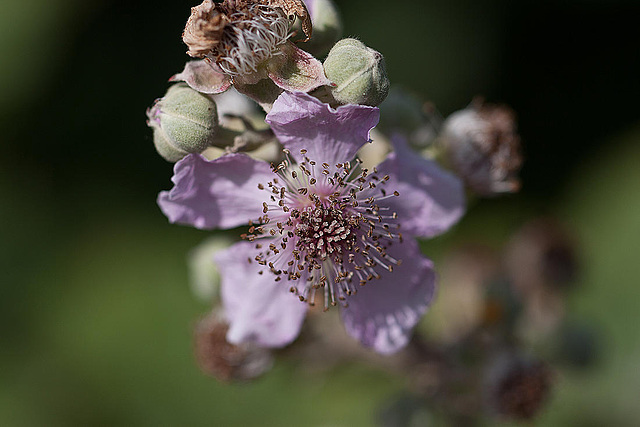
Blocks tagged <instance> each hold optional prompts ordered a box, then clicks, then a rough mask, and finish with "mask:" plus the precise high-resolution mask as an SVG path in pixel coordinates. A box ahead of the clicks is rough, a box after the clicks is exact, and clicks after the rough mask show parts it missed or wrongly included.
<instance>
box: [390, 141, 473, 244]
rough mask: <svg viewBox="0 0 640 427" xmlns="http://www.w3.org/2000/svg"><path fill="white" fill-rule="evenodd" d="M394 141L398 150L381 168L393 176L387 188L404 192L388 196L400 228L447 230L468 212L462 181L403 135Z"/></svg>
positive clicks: (431, 232) (416, 232) (428, 232)
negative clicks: (411, 144)
mask: <svg viewBox="0 0 640 427" xmlns="http://www.w3.org/2000/svg"><path fill="white" fill-rule="evenodd" d="M393 145H394V148H395V152H393V153H391V154H390V155H389V157H387V159H386V160H385V161H384V162H382V163H381V164H380V165H379V166H378V170H379V171H380V173H382V174H389V176H390V177H391V179H390V180H389V182H388V183H387V184H386V189H387V190H392V191H398V192H399V193H400V196H399V197H394V198H392V199H388V206H389V207H390V208H391V210H393V211H395V212H397V214H398V222H399V223H400V224H401V230H400V231H402V232H403V233H404V234H410V235H413V236H418V237H433V236H436V235H438V234H441V233H444V232H445V231H446V230H448V229H449V228H450V227H451V226H452V225H454V224H455V223H456V222H458V220H459V219H460V218H461V217H462V215H463V214H464V212H465V192H464V185H463V184H462V181H461V180H460V179H459V178H458V177H457V176H455V175H454V174H452V173H450V172H447V171H445V170H444V169H442V168H441V167H440V166H439V165H438V164H437V163H436V162H434V161H433V160H429V159H425V158H423V157H422V156H421V155H419V154H418V153H416V152H414V151H413V150H411V149H410V148H409V147H408V146H407V144H406V142H405V141H404V140H403V139H402V138H400V137H397V136H396V137H394V140H393Z"/></svg>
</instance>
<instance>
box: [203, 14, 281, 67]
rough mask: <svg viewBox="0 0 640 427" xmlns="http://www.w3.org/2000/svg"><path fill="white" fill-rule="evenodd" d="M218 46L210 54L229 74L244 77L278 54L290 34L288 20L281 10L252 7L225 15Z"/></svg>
mask: <svg viewBox="0 0 640 427" xmlns="http://www.w3.org/2000/svg"><path fill="white" fill-rule="evenodd" d="M229 18H230V19H231V22H230V24H229V25H227V26H226V27H225V29H224V31H223V33H222V37H221V39H220V44H219V45H218V46H217V48H216V49H215V50H214V51H213V52H212V54H211V55H210V57H211V59H213V60H215V62H216V63H217V64H218V66H219V67H220V68H221V69H222V71H224V72H225V73H227V74H230V75H246V74H251V73H255V72H256V71H258V66H259V65H260V64H261V63H262V62H264V61H266V60H267V59H269V58H271V57H272V56H274V55H276V54H278V53H279V49H278V47H279V46H280V45H281V44H282V43H284V42H286V41H287V39H288V38H289V36H290V34H291V25H292V22H291V20H290V19H289V18H288V17H287V16H286V15H285V14H284V12H283V11H282V10H281V9H278V8H271V7H268V6H263V5H252V6H250V7H248V8H247V9H244V10H240V11H236V12H235V13H233V14H232V15H230V16H229Z"/></svg>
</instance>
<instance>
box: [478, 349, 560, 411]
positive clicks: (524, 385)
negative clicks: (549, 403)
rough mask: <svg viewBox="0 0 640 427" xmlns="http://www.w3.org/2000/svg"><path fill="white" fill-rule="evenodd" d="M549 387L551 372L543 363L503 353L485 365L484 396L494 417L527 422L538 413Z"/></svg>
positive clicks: (547, 395)
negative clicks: (487, 366) (487, 365)
mask: <svg viewBox="0 0 640 427" xmlns="http://www.w3.org/2000/svg"><path fill="white" fill-rule="evenodd" d="M551 384H552V373H551V370H550V369H549V368H548V367H547V365H546V364H544V363H543V362H541V361H539V360H534V359H530V358H528V357H524V356H520V355H517V354H511V353H505V354H503V355H501V356H499V357H497V358H496V359H494V361H493V363H492V365H490V366H489V370H488V372H487V377H486V387H487V389H486V390H485V396H486V397H487V403H488V405H489V409H490V411H491V412H493V413H494V414H496V415H499V416H501V417H505V418H509V419H513V420H529V419H532V418H533V417H535V416H536V415H537V414H538V413H539V412H540V409H541V408H542V406H543V405H544V403H545V402H546V400H547V398H548V397H549V394H550V391H551Z"/></svg>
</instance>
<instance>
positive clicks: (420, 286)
mask: <svg viewBox="0 0 640 427" xmlns="http://www.w3.org/2000/svg"><path fill="white" fill-rule="evenodd" d="M388 252H389V253H390V254H391V255H392V256H393V257H395V258H396V259H402V260H403V261H404V262H403V263H402V264H401V265H398V266H395V267H394V269H393V272H392V273H389V272H387V271H384V272H382V273H381V276H382V277H381V278H380V279H378V280H374V281H372V282H369V283H367V284H366V285H365V286H363V287H361V288H359V289H358V293H357V294H355V295H353V296H351V297H349V299H348V303H349V306H348V307H346V308H342V311H341V313H342V320H343V322H344V326H345V328H346V330H347V332H348V333H349V335H351V336H352V337H354V338H356V339H358V340H360V342H361V343H362V344H363V345H364V346H366V347H372V348H373V349H374V350H375V351H377V352H378V353H381V354H391V353H394V352H396V351H398V350H400V349H401V348H402V347H404V346H405V345H406V344H407V343H408V342H409V338H410V337H411V332H412V330H413V327H414V326H415V325H416V324H417V323H418V321H419V320H420V318H421V317H422V315H423V314H424V313H425V312H426V311H427V308H428V307H429V304H430V303H431V301H432V299H433V296H434V294H435V273H434V271H433V263H432V262H431V261H430V260H428V259H427V258H425V257H424V256H423V255H422V254H421V253H420V249H419V248H418V244H417V243H416V242H415V241H414V240H413V239H410V240H406V241H405V242H403V243H402V244H398V245H397V246H393V247H391V248H389V251H388Z"/></svg>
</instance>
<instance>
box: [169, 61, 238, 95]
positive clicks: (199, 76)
mask: <svg viewBox="0 0 640 427" xmlns="http://www.w3.org/2000/svg"><path fill="white" fill-rule="evenodd" d="M169 81H171V82H173V81H183V82H185V83H186V84H188V85H189V87H190V88H191V89H194V90H197V91H198V92H202V93H207V94H214V93H221V92H224V91H225V90H227V89H229V87H230V86H231V77H229V76H228V75H226V74H224V73H223V72H222V71H221V70H220V69H219V68H218V66H217V65H216V64H214V63H211V62H208V61H204V60H203V61H189V62H187V63H186V64H185V66H184V70H183V71H182V72H181V73H178V74H176V75H174V76H172V77H171V78H170V79H169Z"/></svg>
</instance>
